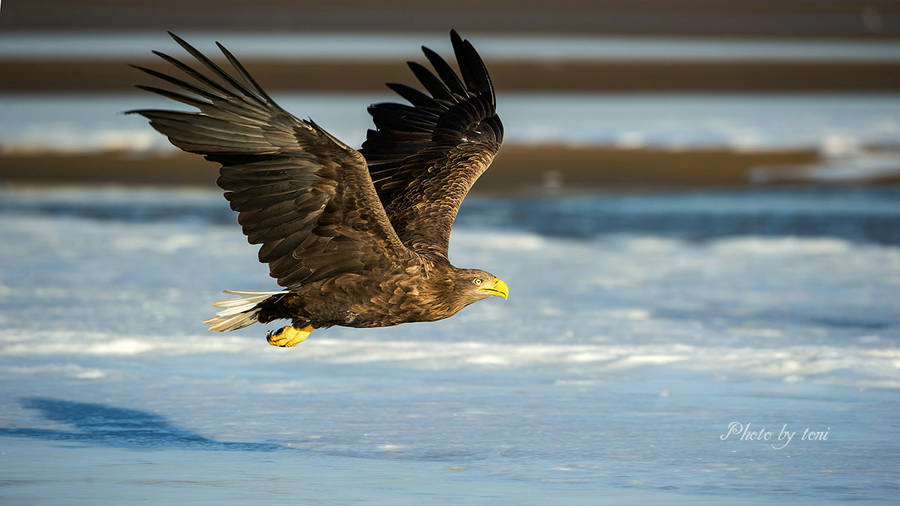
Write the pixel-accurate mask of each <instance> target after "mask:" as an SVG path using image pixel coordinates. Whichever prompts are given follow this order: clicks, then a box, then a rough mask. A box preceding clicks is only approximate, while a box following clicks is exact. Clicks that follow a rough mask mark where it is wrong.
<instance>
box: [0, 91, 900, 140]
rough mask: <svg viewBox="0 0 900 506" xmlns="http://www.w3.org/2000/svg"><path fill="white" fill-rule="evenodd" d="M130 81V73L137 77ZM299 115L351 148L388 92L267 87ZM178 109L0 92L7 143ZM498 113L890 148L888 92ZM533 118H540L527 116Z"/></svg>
mask: <svg viewBox="0 0 900 506" xmlns="http://www.w3.org/2000/svg"><path fill="white" fill-rule="evenodd" d="M136 79H137V77H136ZM273 96H274V98H275V99H276V100H277V101H278V102H279V104H280V105H281V106H282V107H284V108H285V109H287V110H288V111H290V112H292V113H294V114H295V115H297V116H298V117H312V118H313V119H315V120H316V122H317V123H319V124H321V125H322V126H323V127H325V128H326V129H328V130H329V131H330V132H331V133H333V134H335V135H336V136H337V137H339V138H340V139H341V140H343V141H344V142H346V143H347V144H349V145H351V146H359V145H360V144H362V141H363V140H364V139H365V134H366V129H367V128H370V127H371V119H370V117H369V115H368V114H367V113H366V107H367V106H368V105H369V104H371V103H375V102H384V101H397V100H400V99H399V97H397V96H396V95H391V94H388V93H383V94H382V93H371V94H353V93H347V94H333V93H308V94H296V93H275V94H273ZM154 107H165V108H173V107H174V108H180V107H184V106H181V105H180V104H176V103H174V102H172V101H170V100H166V99H163V98H162V97H156V96H153V95H151V94H146V93H145V94H120V95H115V94H112V95H109V94H107V95H103V96H90V97H87V96H66V95H44V94H41V95H29V94H17V95H16V94H12V95H2V96H0V149H3V150H6V151H28V150H42V149H51V150H54V149H55V150H74V151H91V150H98V149H131V150H137V151H140V150H148V149H175V148H173V147H172V146H171V145H170V144H169V143H168V141H166V140H165V138H163V137H162V136H160V135H158V134H156V132H154V131H152V130H151V129H150V128H149V127H148V126H147V124H146V120H145V119H143V118H142V117H138V116H125V115H123V114H122V112H123V111H127V110H130V109H135V108H154ZM497 108H498V111H499V113H500V116H501V118H502V119H503V121H504V125H505V129H506V131H505V141H506V142H510V143H569V144H604V145H617V146H621V147H625V148H635V147H656V148H673V149H674V148H696V147H704V146H705V147H710V146H712V147H731V148H735V149H744V150H754V149H783V148H798V147H801V148H812V149H819V150H821V151H822V153H823V154H825V155H827V156H848V155H854V154H857V153H858V152H859V151H860V150H862V149H863V148H865V147H867V146H881V147H885V148H896V147H897V142H898V141H897V139H898V138H900V96H898V95H896V94H866V95H848V94H827V93H823V94H815V95H797V94H765V95H755V94H720V95H714V94H704V95H691V94H657V93H648V94H614V93H612V94H603V93H598V94H574V95H571V94H545V93H503V94H502V96H499V97H498V105H497ZM535 118H540V121H535Z"/></svg>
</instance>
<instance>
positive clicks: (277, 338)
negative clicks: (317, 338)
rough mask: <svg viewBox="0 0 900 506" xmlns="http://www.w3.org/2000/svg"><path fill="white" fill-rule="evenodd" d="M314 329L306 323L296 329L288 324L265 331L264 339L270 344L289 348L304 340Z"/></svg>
mask: <svg viewBox="0 0 900 506" xmlns="http://www.w3.org/2000/svg"><path fill="white" fill-rule="evenodd" d="M313 330H315V329H314V328H313V327H312V325H307V326H305V327H303V328H302V329H296V328H294V327H292V326H290V325H288V326H287V327H284V328H282V329H278V330H276V331H275V332H272V331H271V330H270V331H268V332H266V340H267V341H269V344H271V345H272V346H280V347H282V348H290V347H291V346H297V345H298V344H300V343H302V342H303V341H306V338H307V337H309V335H310V334H311V333H312V331H313Z"/></svg>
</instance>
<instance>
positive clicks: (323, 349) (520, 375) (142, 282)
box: [0, 188, 900, 504]
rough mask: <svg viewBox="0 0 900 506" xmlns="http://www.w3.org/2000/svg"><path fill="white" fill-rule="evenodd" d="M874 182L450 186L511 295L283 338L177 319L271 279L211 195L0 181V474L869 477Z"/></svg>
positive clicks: (32, 491) (478, 496)
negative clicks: (432, 313) (415, 319)
mask: <svg viewBox="0 0 900 506" xmlns="http://www.w3.org/2000/svg"><path fill="white" fill-rule="evenodd" d="M898 197H900V191H898V190H897V189H896V188H882V189H857V190H846V189H824V190H815V189H805V190H804V189H786V190H778V191H765V192H763V191H753V192H739V191H732V192H712V193H710V192H703V193H700V192H692V193H660V194H646V195H644V194H634V195H616V196H592V197H578V198H561V199H554V200H550V199H509V200H486V199H472V200H471V201H468V202H467V203H466V205H465V206H464V208H463V210H462V213H461V215H460V220H459V226H458V227H457V229H456V231H455V232H454V236H453V240H452V248H451V249H452V250H451V258H452V259H453V261H454V263H455V264H457V265H460V266H471V267H481V268H485V269H487V270H489V271H491V272H494V273H495V274H497V275H498V276H500V277H502V278H503V279H504V280H505V281H507V283H508V284H509V286H510V287H511V292H512V293H511V298H510V300H509V301H506V302H504V301H502V300H500V299H496V300H488V301H483V302H480V303H478V304H475V305H473V306H471V307H469V308H467V309H465V310H464V311H463V312H462V313H460V314H459V315H457V316H456V317H454V318H452V319H449V320H445V321H442V322H437V323H430V324H410V325H402V326H398V327H393V328H385V329H370V330H359V329H345V328H332V329H327V330H318V331H316V332H314V333H313V334H312V336H311V337H310V339H309V340H308V341H307V342H305V343H303V344H302V345H301V346H299V347H297V348H294V349H287V350H284V349H276V348H273V347H271V346H268V345H267V344H266V343H265V339H264V337H263V336H264V332H265V328H264V327H262V326H259V325H256V326H252V327H249V328H247V329H244V330H241V331H238V332H236V333H231V334H224V335H223V334H213V333H210V332H208V331H206V329H205V327H204V325H203V324H202V320H203V319H205V318H207V317H208V316H210V315H211V314H212V312H213V309H214V308H212V307H211V306H210V305H209V304H210V302H212V301H214V300H218V299H219V298H221V293H220V291H221V290H222V289H237V290H270V289H274V288H275V284H274V282H272V281H271V280H270V279H269V278H268V277H267V269H266V267H265V266H263V265H261V264H259V263H257V261H256V255H255V248H254V247H252V246H250V245H248V244H246V242H245V240H244V238H243V237H242V236H241V234H240V231H239V229H238V227H237V226H236V225H234V217H233V215H232V214H231V212H230V211H228V209H227V206H226V204H225V202H224V200H223V199H222V198H221V197H220V196H219V195H218V194H217V193H215V192H206V191H193V190H191V191H187V190H185V191H157V190H124V189H97V190H83V189H61V190H35V189H22V188H7V189H4V190H2V192H0V237H2V238H3V241H2V243H0V385H2V390H0V480H2V483H3V485H4V486H2V487H0V498H2V501H3V502H5V503H18V502H32V503H34V502H37V503H42V502H45V503H46V502H56V503H59V502H65V503H66V504H96V503H98V502H112V503H134V502H138V501H142V500H148V499H149V500H151V501H155V502H161V503H179V504H190V503H215V504H227V503H246V502H253V503H260V504H284V503H298V502H314V501H315V502H327V503H348V502H351V501H365V500H377V501H379V502H385V503H392V504H394V503H397V504H404V503H408V504H418V503H422V502H430V503H434V502H448V501H456V502H459V501H467V502H482V503H497V502H507V503H557V502H562V503H565V502H572V503H586V502H587V503H590V502H597V501H599V500H604V499H606V500H607V501H614V502H631V503H646V502H648V501H653V500H656V501H662V502H666V503H679V502H682V503H712V504H721V503H740V504H743V503H760V502H762V503H777V502H805V503H821V502H823V501H829V500H847V499H855V500H871V501H875V502H885V503H887V502H891V501H893V500H894V499H895V497H896V493H897V489H898V487H900V473H898V470H897V462H898V461H900V429H898V426H897V423H896V413H897V410H898V408H900V308H898V303H897V294H898V293H900V230H898V228H900V220H898V215H900V204H898V202H900V198H898ZM829 224H830V226H829ZM732 422H739V423H741V424H743V425H744V426H746V425H747V424H750V427H749V429H748V430H747V431H746V432H745V433H744V439H743V440H741V439H740V436H739V435H731V436H728V437H725V438H724V440H723V435H727V434H728V427H729V424H730V423H732ZM785 426H786V430H787V431H792V432H796V435H795V437H794V438H793V439H792V440H791V442H790V443H789V444H785V441H779V440H778V437H779V434H780V433H781V431H782V428H783V427H785ZM806 429H808V430H809V431H810V432H812V433H816V435H817V436H822V435H824V434H825V433H827V436H826V437H827V439H824V440H822V439H816V440H810V439H809V437H808V436H809V433H808V434H807V438H806V439H802V436H803V432H804V430H806ZM756 431H761V432H760V434H761V436H760V437H765V434H766V433H768V432H771V433H772V435H771V436H770V440H765V439H763V440H752V438H751V437H750V436H748V434H752V433H754V432H756Z"/></svg>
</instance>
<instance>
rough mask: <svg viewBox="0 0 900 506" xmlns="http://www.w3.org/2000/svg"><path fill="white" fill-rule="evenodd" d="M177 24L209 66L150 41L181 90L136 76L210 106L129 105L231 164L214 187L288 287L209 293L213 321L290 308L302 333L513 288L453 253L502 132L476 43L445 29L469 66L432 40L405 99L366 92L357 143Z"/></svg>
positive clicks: (224, 165)
mask: <svg viewBox="0 0 900 506" xmlns="http://www.w3.org/2000/svg"><path fill="white" fill-rule="evenodd" d="M170 35H172V37H173V38H174V39H175V41H176V42H177V43H178V44H179V45H181V47H183V48H184V49H185V50H186V51H187V52H188V53H189V54H190V55H191V56H193V57H194V59H196V60H197V62H198V63H199V64H200V68H199V69H198V68H194V67H192V66H190V65H188V64H186V63H183V62H181V61H180V60H177V59H175V58H173V57H171V56H169V55H166V54H164V53H160V52H158V51H154V54H156V55H158V56H159V57H160V58H162V59H163V60H165V61H166V62H168V63H169V64H171V65H172V66H173V67H175V68H176V69H178V70H179V71H181V73H182V74H184V76H185V77H187V78H189V79H190V81H186V80H185V79H184V78H182V77H174V76H172V75H168V74H165V73H162V72H158V71H155V70H152V69H148V68H143V67H137V68H139V69H140V70H143V71H144V72H146V73H148V74H150V75H152V76H154V77H157V78H159V79H161V80H163V81H166V82H168V83H170V84H172V85H175V86H176V87H178V88H180V89H179V90H178V91H172V90H168V89H162V88H157V87H152V86H139V87H140V88H142V89H144V90H147V91H151V92H154V93H158V94H160V95H162V96H164V97H168V98H170V99H173V100H176V101H179V102H182V103H184V104H187V105H190V106H193V107H196V108H197V109H198V110H199V112H179V111H169V110H155V109H141V110H136V111H129V113H137V114H140V115H142V116H144V117H146V118H148V119H149V120H150V124H151V125H152V126H153V128H155V129H156V130H158V131H159V132H161V133H162V134H163V135H165V136H167V137H168V138H169V140H170V141H171V142H172V144H174V145H175V146H178V147H179V148H181V149H183V150H185V151H189V152H191V153H198V154H201V155H203V156H204V157H205V158H206V159H207V160H210V161H213V162H217V163H219V164H221V168H220V171H219V173H220V176H219V178H218V180H217V183H218V185H219V186H220V187H221V188H222V189H223V190H225V198H226V199H228V201H229V202H230V203H231V208H232V209H234V210H235V211H237V212H238V222H239V223H240V225H241V227H242V228H243V231H244V234H245V235H246V236H247V239H248V241H249V242H250V243H252V244H261V245H262V246H261V247H260V250H259V260H260V261H261V262H263V263H266V264H268V265H269V273H270V274H271V276H272V277H273V278H275V279H276V280H277V282H278V284H279V285H281V286H282V287H284V288H285V290H282V291H278V292H233V291H229V293H232V294H235V295H238V296H239V297H238V298H235V299H230V300H225V301H220V302H217V303H215V304H214V305H216V306H218V307H222V308H224V309H223V310H222V311H220V312H219V313H218V314H217V315H216V316H215V317H213V318H210V319H209V320H207V321H206V323H207V324H209V325H210V330H215V331H228V330H235V329H239V328H243V327H246V326H248V325H250V324H252V323H254V322H257V321H258V322H261V323H268V322H271V321H273V320H277V319H290V320H291V325H288V326H285V327H283V328H281V329H279V330H277V331H275V332H269V333H267V338H268V341H269V343H271V344H273V345H276V346H294V345H296V344H299V343H300V342H302V341H304V340H305V339H306V338H307V336H308V335H309V333H310V332H312V330H314V329H316V328H323V327H330V326H333V325H342V326H348V327H384V326H389V325H397V324H400V323H407V322H420V321H434V320H440V319H443V318H447V317H449V316H452V315H454V314H456V313H457V312H458V311H459V310H461V309H462V308H464V307H465V306H467V305H469V304H471V303H473V302H475V301H478V300H481V299H484V298H487V297H489V296H492V295H497V296H500V297H503V298H506V297H507V296H508V293H509V292H508V289H507V286H506V284H505V283H504V282H503V281H501V280H500V279H498V278H496V277H495V276H494V275H492V274H490V273H487V272H485V271H482V270H478V269H460V268H457V267H454V266H453V265H451V264H450V261H449V259H448V258H447V248H448V245H449V240H450V229H451V228H452V226H453V222H454V220H455V218H456V213H457V211H458V210H459V206H460V204H461V203H462V201H463V199H464V198H465V196H466V194H467V193H468V191H469V189H470V188H471V187H472V185H473V184H474V183H475V181H476V180H477V179H478V177H479V176H480V175H481V174H482V173H483V172H484V171H485V170H486V169H487V168H488V166H489V165H490V164H491V161H492V160H493V158H494V155H495V154H496V153H497V150H498V149H499V148H500V144H501V142H502V140H503V125H502V123H501V122H500V118H499V117H498V116H497V114H496V99H495V96H494V88H493V85H492V83H491V79H490V77H489V75H488V72H487V69H486V68H485V66H484V63H483V62H482V60H481V58H480V57H479V56H478V53H477V52H476V51H475V48H474V47H473V46H472V44H471V43H469V41H467V40H463V39H461V38H460V37H459V35H457V33H456V32H455V31H451V32H450V39H451V42H452V44H453V51H454V53H455V56H456V61H457V65H458V67H459V74H457V73H456V71H454V70H453V68H452V67H450V65H449V64H447V62H445V61H444V60H443V59H442V58H441V57H440V56H439V55H438V54H437V53H435V52H434V51H432V50H430V49H428V48H426V47H422V51H423V52H424V53H425V56H426V58H427V59H428V61H429V62H430V64H431V66H432V67H433V68H434V72H432V71H430V70H428V69H427V68H426V67H424V66H422V65H420V64H418V63H415V62H409V63H408V65H409V67H410V69H412V71H413V73H414V74H415V76H416V78H417V79H418V80H419V82H420V83H421V84H422V86H423V87H424V88H425V92H422V91H419V90H416V89H415V88H412V87H409V86H406V85H403V84H396V83H389V84H388V87H389V88H391V89H392V90H394V91H395V92H397V93H398V94H399V95H400V96H401V97H403V98H404V99H406V100H407V101H408V102H409V105H405V104H397V103H380V104H374V105H372V106H370V107H369V113H370V114H371V115H372V119H373V121H374V123H375V129H373V130H369V131H368V135H367V138H366V141H365V142H364V143H363V145H362V148H361V149H360V150H359V151H357V150H355V149H353V148H350V147H349V146H347V145H345V144H344V143H342V142H341V141H339V140H338V139H336V138H335V137H333V136H332V135H330V134H329V133H328V132H326V131H325V130H323V129H322V128H321V127H319V126H318V125H316V124H315V123H314V122H312V121H311V120H300V119H298V118H296V117H295V116H293V115H291V114H290V113H288V112H287V111H285V110H284V109H282V108H281V107H279V106H278V104H276V103H275V101H274V100H272V98H271V97H269V95H268V94H267V93H266V92H265V91H264V90H263V89H262V87H261V86H260V85H259V84H258V83H257V82H256V80H254V79H253V77H252V76H251V75H250V73H249V72H247V70H246V69H245V68H244V67H243V66H242V65H241V64H240V62H238V60H237V58H235V57H234V55H232V54H231V53H230V52H229V51H228V50H227V49H225V48H224V47H223V46H222V45H221V44H218V43H217V45H218V47H219V49H220V50H221V51H222V54H223V55H224V56H225V58H226V60H227V61H228V62H229V63H230V65H231V66H232V68H233V71H232V72H231V73H229V72H228V71H226V70H224V69H222V68H221V67H220V66H219V65H217V64H216V63H214V62H213V61H212V60H210V59H209V58H207V57H206V56H204V55H203V54H202V53H201V52H200V51H198V50H197V49H195V48H194V47H193V46H191V45H190V44H188V43H187V42H185V41H184V40H182V39H181V38H179V37H178V36H176V35H174V34H171V33H170ZM435 73H436V75H435Z"/></svg>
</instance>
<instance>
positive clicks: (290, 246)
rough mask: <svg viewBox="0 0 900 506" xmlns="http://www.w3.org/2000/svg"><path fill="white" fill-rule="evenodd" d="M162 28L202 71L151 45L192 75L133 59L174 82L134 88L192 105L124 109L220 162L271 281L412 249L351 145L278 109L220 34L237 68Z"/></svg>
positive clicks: (334, 270)
mask: <svg viewBox="0 0 900 506" xmlns="http://www.w3.org/2000/svg"><path fill="white" fill-rule="evenodd" d="M170 35H172V37H173V38H174V39H175V41H176V42H178V43H179V44H180V45H181V46H182V47H183V48H184V49H185V50H186V51H188V52H189V53H190V54H191V55H192V56H194V58H196V59H197V61H198V62H200V63H201V64H202V65H203V67H205V68H206V70H207V72H208V73H203V72H200V71H198V70H196V69H194V68H192V67H190V66H188V65H186V64H184V63H182V62H181V61H179V60H177V59H175V58H172V57H171V56H168V55H166V54H163V53H160V52H157V51H154V53H155V54H157V55H158V56H159V57H161V58H162V59H163V60H165V61H166V62H168V63H170V64H172V65H173V66H174V67H176V68H177V69H179V70H180V71H182V72H183V73H184V74H186V75H187V76H188V77H189V78H191V79H192V80H193V81H194V84H192V83H189V82H187V81H185V80H182V79H181V78H177V77H173V76H170V75H167V74H163V73H161V72H157V71H155V70H151V69H147V68H142V67H138V68H139V69H141V70H143V71H144V72H147V73H148V74H150V75H153V76H155V77H158V78H160V79H162V80H164V81H167V82H169V83H171V84H174V85H176V86H178V87H179V88H181V90H179V91H170V90H164V89H160V88H155V87H151V86H139V88H142V89H145V90H148V91H151V92H154V93H158V94H160V95H162V96H164V97H168V98H171V99H173V100H177V101H179V102H182V103H185V104H188V105H191V106H194V107H196V108H197V109H199V110H200V112H178V111H168V110H148V109H144V110H136V111H129V113H137V114H141V115H143V116H145V117H146V118H148V119H149V120H150V124H151V125H152V126H153V128H155V129H156V130H158V131H159V132H161V133H162V134H163V135H166V136H167V137H168V138H169V140H170V141H171V142H172V144H174V145H176V146H178V147H179V148H181V149H183V150H185V151H189V152H191V153H199V154H201V155H204V156H205V157H206V159H207V160H211V161H213V162H218V163H220V164H221V165H222V167H221V169H220V177H219V179H218V181H217V182H218V184H219V186H220V187H221V188H222V189H223V190H225V198H227V199H228V200H229V201H230V202H231V208H232V209H234V210H235V211H238V213H239V214H238V222H239V223H240V224H241V226H242V227H243V230H244V234H246V235H247V238H248V240H249V241H250V243H251V244H262V247H261V248H260V250H259V260H260V261H261V262H264V263H268V264H269V272H270V274H271V275H272V277H273V278H275V279H277V280H278V284H280V285H281V286H284V287H288V288H291V287H295V286H297V285H299V284H302V283H307V282H311V281H315V280H320V279H324V278H327V277H329V276H332V275H335V274H339V273H345V272H364V271H371V270H377V269H379V268H385V267H390V265H391V264H392V263H394V262H396V261H398V260H400V259H402V258H404V257H407V258H408V255H410V254H411V252H410V251H409V250H407V249H406V248H405V247H404V246H403V244H402V243H401V242H400V239H399V238H398V237H397V235H396V233H395V232H394V230H393V228H392V227H391V224H390V221H389V220H388V218H387V215H386V214H385V211H384V208H383V207H382V205H381V203H380V202H379V199H378V195H377V194H376V193H375V188H374V186H373V185H372V180H371V178H370V177H369V173H368V170H367V167H366V162H365V159H364V158H363V157H362V156H361V155H360V153H359V152H357V151H355V150H353V149H351V148H349V147H347V146H346V145H344V144H343V143H341V142H340V141H338V140H337V139H335V138H334V137H332V136H331V135H330V134H328V133H327V132H325V131H324V130H322V129H321V128H320V127H319V126H317V125H316V124H315V123H313V122H312V121H302V120H299V119H297V118H296V117H294V116H293V115H291V114H290V113H288V112H286V111H284V110H283V109H282V108H281V107H279V106H278V105H277V104H276V103H275V102H274V101H273V100H272V99H271V98H270V97H269V96H268V95H267V94H266V92H265V91H263V89H262V88H261V87H260V86H259V85H258V84H257V83H256V81H255V80H254V79H253V78H252V77H251V76H250V74H249V73H247V71H246V70H245V69H244V67H243V66H242V65H241V64H240V63H239V62H238V61H237V59H235V57H234V56H233V55H232V54H231V53H230V52H228V50H226V49H225V48H224V47H222V46H221V45H220V44H218V43H217V45H218V46H219V49H220V50H221V51H222V53H223V54H224V55H225V57H226V58H227V59H228V61H229V62H230V63H231V65H232V66H233V67H234V72H235V75H232V74H229V73H227V72H225V71H224V70H223V69H222V68H220V67H219V66H218V65H216V64H215V63H213V62H212V61H210V60H209V59H208V58H207V57H206V56H204V55H203V54H202V53H200V52H199V51H197V50H196V49H195V48H194V47H192V46H191V45H189V44H188V43H187V42H185V41H183V40H182V39H180V38H179V37H177V36H176V35H174V34H171V33H170ZM208 74H211V75H208ZM185 92H187V93H185Z"/></svg>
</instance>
